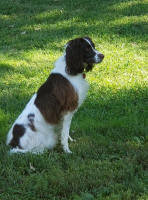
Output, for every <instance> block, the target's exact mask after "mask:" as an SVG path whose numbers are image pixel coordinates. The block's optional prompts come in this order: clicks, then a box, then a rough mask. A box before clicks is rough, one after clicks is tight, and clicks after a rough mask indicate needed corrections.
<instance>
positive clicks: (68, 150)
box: [64, 148, 72, 154]
mask: <svg viewBox="0 0 148 200" xmlns="http://www.w3.org/2000/svg"><path fill="white" fill-rule="evenodd" d="M64 152H65V153H69V154H70V153H72V151H70V149H69V148H64Z"/></svg>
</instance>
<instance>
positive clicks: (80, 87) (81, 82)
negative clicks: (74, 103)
mask: <svg viewBox="0 0 148 200" xmlns="http://www.w3.org/2000/svg"><path fill="white" fill-rule="evenodd" d="M69 81H70V82H71V84H72V85H73V87H74V88H75V90H76V92H77V94H78V97H79V102H78V103H79V106H80V105H81V104H82V103H83V101H84V99H85V97H86V95H87V92H88V89H89V84H88V82H87V81H86V80H85V79H84V78H83V76H82V74H79V75H77V76H75V77H73V78H70V79H69Z"/></svg>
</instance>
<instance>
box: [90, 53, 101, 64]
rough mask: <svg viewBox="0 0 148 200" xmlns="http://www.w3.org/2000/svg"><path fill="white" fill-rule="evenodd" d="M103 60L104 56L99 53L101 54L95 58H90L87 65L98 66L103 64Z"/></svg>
mask: <svg viewBox="0 0 148 200" xmlns="http://www.w3.org/2000/svg"><path fill="white" fill-rule="evenodd" d="M103 59H104V55H103V54H101V53H99V54H96V55H95V56H94V57H90V58H88V59H87V63H90V64H97V63H101V62H102V61H103Z"/></svg>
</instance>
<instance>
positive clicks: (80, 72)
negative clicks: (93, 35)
mask: <svg viewBox="0 0 148 200" xmlns="http://www.w3.org/2000/svg"><path fill="white" fill-rule="evenodd" d="M103 58H104V55H103V54H101V53H99V52H98V51H97V50H96V49H95V45H94V43H93V42H92V40H91V39H90V38H89V37H84V38H76V39H74V40H70V41H69V42H68V43H67V45H66V50H65V52H64V55H63V56H61V57H60V58H59V59H58V60H57V61H56V62H55V68H54V69H53V70H52V72H51V74H50V75H49V77H48V79H47V80H46V81H45V83H44V84H43V85H42V86H41V87H40V88H39V90H38V91H37V93H35V94H34V95H33V96H32V98H31V100H30V101H29V102H28V104H27V105H26V107H25V109H24V110H23V112H22V113H21V114H20V115H19V117H18V118H17V119H16V121H15V122H14V124H13V126H12V128H11V129H10V131H9V133H8V136H7V144H8V145H10V146H11V150H10V152H12V153H17V152H21V153H26V152H32V153H42V152H43V151H44V149H46V148H48V149H52V148H53V147H54V146H55V145H56V143H57V140H58V136H60V138H61V144H62V146H63V149H64V152H66V153H71V151H70V149H69V146H68V139H70V140H72V138H71V137H70V135H69V129H70V124H71V120H72V117H73V115H74V113H75V112H76V111H77V109H78V108H79V106H80V105H81V104H82V103H83V101H84V99H85V97H86V94H87V91H88V88H89V85H88V83H87V81H86V80H85V72H87V71H90V70H92V68H93V64H96V63H100V62H101V61H102V60H103Z"/></svg>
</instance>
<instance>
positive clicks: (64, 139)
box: [61, 113, 73, 153]
mask: <svg viewBox="0 0 148 200" xmlns="http://www.w3.org/2000/svg"><path fill="white" fill-rule="evenodd" d="M72 116H73V114H72V113H69V114H67V115H65V116H64V119H63V127H62V132H61V144H62V146H63V150H64V152H65V153H72V152H71V151H70V149H69V146H68V138H69V130H70V124H71V120H72Z"/></svg>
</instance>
